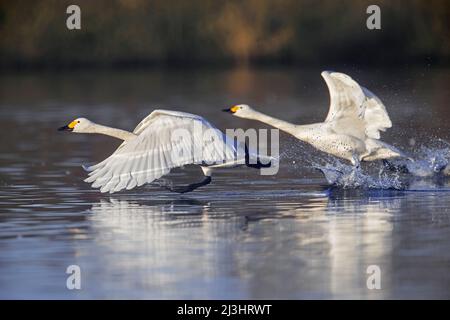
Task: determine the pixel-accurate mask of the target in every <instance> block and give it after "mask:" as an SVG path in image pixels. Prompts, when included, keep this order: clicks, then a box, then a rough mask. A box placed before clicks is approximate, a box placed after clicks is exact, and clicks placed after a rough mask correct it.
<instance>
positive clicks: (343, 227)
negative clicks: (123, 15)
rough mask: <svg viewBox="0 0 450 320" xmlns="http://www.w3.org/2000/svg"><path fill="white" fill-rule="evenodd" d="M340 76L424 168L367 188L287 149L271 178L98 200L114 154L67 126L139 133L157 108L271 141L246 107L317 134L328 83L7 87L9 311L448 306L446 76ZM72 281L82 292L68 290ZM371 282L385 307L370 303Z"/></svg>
mask: <svg viewBox="0 0 450 320" xmlns="http://www.w3.org/2000/svg"><path fill="white" fill-rule="evenodd" d="M339 70H342V71H346V72H348V73H350V74H351V75H352V76H354V78H355V79H357V80H359V81H360V82H361V83H362V84H365V85H366V86H367V87H369V88H370V89H371V90H372V91H373V92H375V93H376V94H377V95H378V96H379V97H380V98H381V99H382V100H383V101H384V102H385V104H386V106H387V107H388V110H389V112H390V115H391V118H392V121H393V123H394V126H393V128H392V129H390V130H389V131H388V132H386V133H385V134H384V135H383V139H384V140H386V141H387V142H389V143H392V144H394V145H395V146H397V147H398V148H401V149H403V150H405V151H406V152H408V153H410V154H411V155H413V156H414V157H415V158H416V159H417V161H416V162H414V163H408V164H407V165H408V166H409V167H408V169H409V170H410V171H412V172H414V177H412V176H411V175H407V174H402V173H394V172H389V171H387V170H385V169H384V168H383V165H382V164H380V163H374V164H370V165H364V166H363V167H362V169H361V171H358V172H356V173H355V172H352V169H353V168H351V167H350V166H348V164H346V163H345V162H344V161H341V160H336V159H332V158H331V157H327V156H324V155H323V154H320V153H318V152H317V151H314V150H313V149H312V148H310V147H308V146H305V145H303V144H302V143H299V142H297V141H295V140H294V139H292V138H291V137H289V136H287V135H284V134H282V135H281V146H280V148H281V152H282V154H281V168H280V170H279V172H278V174H277V175H276V176H260V175H259V174H258V172H257V171H256V170H250V169H246V168H234V169H228V170H221V171H220V172H218V173H217V175H216V176H214V179H213V183H212V184H211V185H209V186H206V187H204V188H201V189H199V190H198V191H195V192H193V193H190V194H186V195H177V194H173V193H170V192H167V191H164V190H162V189H161V188H159V187H158V186H157V185H151V186H147V187H144V188H139V189H135V190H132V191H129V192H122V193H117V194H114V195H104V194H100V193H99V192H98V191H97V190H94V189H90V187H89V185H87V184H85V183H84V182H83V181H82V180H83V178H84V177H85V172H84V171H83V170H82V168H81V165H82V164H89V163H95V162H98V161H100V160H102V159H104V158H105V157H106V156H107V155H109V154H110V153H111V152H112V151H113V150H114V149H115V147H117V145H118V144H119V142H117V141H114V140H112V139H111V138H109V137H95V136H87V135H75V134H68V133H60V132H57V131H56V128H57V127H59V126H61V125H64V124H66V123H67V122H68V121H70V120H73V119H74V118H76V117H79V116H86V117H88V118H90V119H92V120H94V121H97V122H100V123H104V124H109V125H113V126H117V127H120V128H124V129H129V130H131V129H133V127H134V125H136V124H137V123H138V122H139V121H140V120H141V118H143V117H144V116H145V115H147V114H148V113H150V112H151V111H152V109H154V108H156V107H163V108H167V109H177V110H182V111H188V112H194V113H198V114H200V115H203V116H205V117H207V118H208V119H209V120H211V122H212V123H214V124H216V125H217V126H218V127H219V128H221V129H225V128H235V127H240V128H244V129H246V128H250V127H254V126H256V125H258V126H260V125H259V124H256V123H254V122H252V121H249V120H242V119H236V118H232V117H231V116H229V115H227V114H223V113H221V112H220V110H221V109H222V108H223V107H225V106H230V105H232V104H235V103H248V104H250V105H253V106H255V107H257V108H258V109H260V110H261V111H263V112H267V113H269V114H272V115H275V116H279V117H281V118H283V119H286V120H290V121H294V122H298V123H308V122H314V121H321V120H322V119H323V118H324V117H325V115H326V111H327V104H328V94H327V91H326V87H325V85H324V83H323V81H322V80H321V78H320V76H319V74H320V70H309V71H303V70H270V69H269V70H260V71H248V70H237V71H221V70H203V71H197V72H194V71H192V70H188V71H186V72H175V71H173V70H172V71H169V70H168V71H148V72H116V73H107V72H97V73H95V72H87V71H86V72H80V73H65V74H59V73H55V74H21V75H3V76H1V77H0V83H1V85H0V93H1V96H0V130H1V134H0V141H1V145H0V148H1V154H0V163H1V166H0V298H65V299H66V298H67V299H77V298H151V299H161V298H189V299H191V298H235V299H236V298H237V299H240V298H288V299H291V298H345V299H347V298H370V299H372V298H447V299H448V298H450V273H449V269H450V250H449V248H450V212H449V209H448V208H449V205H450V198H449V196H450V182H449V181H448V179H447V178H446V172H445V170H446V169H444V170H443V171H440V170H437V169H436V168H440V167H441V165H440V164H441V163H443V162H445V161H448V158H449V155H448V148H449V147H448V144H446V141H448V140H449V135H448V129H449V128H450V126H449V122H448V119H449V109H448V102H449V101H450V99H449V93H448V83H449V80H450V79H449V78H450V77H449V72H448V71H447V70H429V69H423V70H422V69H418V70H409V71H408V70H403V71H402V70H399V71H395V72H394V71H392V70H366V71H361V70H357V69H351V68H350V69H348V68H344V69H339ZM439 138H440V139H442V140H443V141H441V140H439ZM319 166H321V167H322V169H324V168H325V169H328V170H329V172H326V173H327V175H326V176H324V175H323V174H322V173H321V172H320V171H319V170H317V169H316V168H317V167H319ZM336 170H338V171H339V172H340V173H344V174H343V175H336ZM352 174H353V176H351V175H352ZM169 178H170V179H173V180H174V181H175V183H180V184H182V183H186V182H188V181H192V180H198V179H199V178H200V179H201V174H200V172H199V170H197V169H192V168H187V169H186V170H175V171H174V173H173V174H172V175H171V176H170V177H169ZM327 179H328V180H327ZM330 181H331V182H335V184H337V186H334V187H330V186H329V185H328V184H329V182H330ZM74 264H75V265H79V266H80V268H81V275H82V278H81V279H82V283H81V285H82V289H81V290H68V289H67V288H66V279H67V277H68V275H67V274H66V273H65V271H66V268H67V267H68V266H69V265H74ZM370 265H377V266H379V268H380V270H381V289H380V290H369V289H368V288H367V285H366V281H367V277H368V276H369V275H368V274H367V273H366V270H367V267H368V266H370Z"/></svg>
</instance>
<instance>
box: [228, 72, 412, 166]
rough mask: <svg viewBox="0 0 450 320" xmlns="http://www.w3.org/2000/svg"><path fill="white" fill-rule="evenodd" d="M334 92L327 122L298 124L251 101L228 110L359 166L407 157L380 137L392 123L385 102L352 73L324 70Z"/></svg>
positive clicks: (329, 85)
mask: <svg viewBox="0 0 450 320" xmlns="http://www.w3.org/2000/svg"><path fill="white" fill-rule="evenodd" d="M322 77H323V78H324V79H325V82H326V83H327V85H328V89H329V92H330V109H329V111H328V115H327V118H326V119H325V121H324V122H320V123H314V124H307V125H295V124H292V123H289V122H287V121H283V120H280V119H276V118H273V117H270V116H268V115H265V114H263V113H261V112H258V111H256V110H254V109H252V108H250V107H249V106H248V105H244V104H241V105H236V106H234V107H231V108H229V109H224V110H223V111H225V112H230V113H232V114H233V115H234V116H236V117H240V118H246V119H253V120H258V121H261V122H264V123H266V124H269V125H271V126H273V127H276V128H279V129H280V130H283V131H285V132H287V133H289V134H291V135H293V136H294V137H296V138H297V139H299V140H302V141H305V142H307V143H309V144H311V145H312V146H314V147H315V148H317V149H319V150H321V151H323V152H326V153H329V154H332V155H334V156H336V157H339V158H343V159H346V160H349V161H351V162H352V164H353V165H355V166H359V163H360V161H374V160H378V159H391V158H396V157H405V156H404V155H403V153H402V152H400V151H399V150H397V149H396V148H394V147H393V146H390V145H388V144H387V143H384V142H382V141H380V140H379V139H380V131H385V130H386V129H387V128H390V127H391V126H392V123H391V120H390V119H389V116H388V114H387V112H386V108H385V107H384V105H383V103H382V102H381V101H380V99H378V97H376V96H375V95H374V94H373V93H372V92H370V91H369V90H367V89H366V88H364V87H361V86H360V85H358V83H356V81H354V80H353V79H352V78H350V77H349V76H348V75H345V74H343V73H338V72H329V71H324V72H322Z"/></svg>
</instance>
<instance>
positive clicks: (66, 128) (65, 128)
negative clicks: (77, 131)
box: [58, 126, 73, 131]
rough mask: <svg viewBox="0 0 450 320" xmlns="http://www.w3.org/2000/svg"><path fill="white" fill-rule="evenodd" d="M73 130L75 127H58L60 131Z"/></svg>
mask: <svg viewBox="0 0 450 320" xmlns="http://www.w3.org/2000/svg"><path fill="white" fill-rule="evenodd" d="M72 130H73V128H72V129H71V128H69V126H63V127H60V128H58V131H72Z"/></svg>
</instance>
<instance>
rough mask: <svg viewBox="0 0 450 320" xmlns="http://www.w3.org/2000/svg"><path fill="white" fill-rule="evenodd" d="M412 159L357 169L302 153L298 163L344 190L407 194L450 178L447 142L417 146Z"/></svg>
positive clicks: (449, 147)
mask: <svg viewBox="0 0 450 320" xmlns="http://www.w3.org/2000/svg"><path fill="white" fill-rule="evenodd" d="M297 151H298V150H297ZM410 155H411V158H412V159H396V160H389V162H385V163H383V162H382V161H375V162H370V163H362V165H361V167H358V168H355V167H354V166H353V165H351V164H350V163H349V162H347V161H345V160H339V159H336V158H334V157H331V156H329V155H324V154H322V153H316V152H314V153H313V154H311V153H304V152H302V158H303V161H301V162H299V163H300V165H303V166H304V165H305V161H304V160H306V163H308V165H307V166H308V167H310V168H314V169H317V170H320V171H321V172H322V173H323V174H324V176H325V179H326V180H327V182H328V183H329V184H330V185H333V186H337V187H341V188H344V189H356V188H360V189H394V190H405V189H408V187H409V186H410V185H411V183H416V182H417V180H424V181H425V182H426V183H427V184H428V185H430V187H432V186H434V184H435V183H436V178H439V179H440V178H444V179H446V177H448V178H450V164H449V162H450V143H448V142H447V141H444V140H442V139H434V140H433V141H432V142H430V143H428V145H427V146H425V145H420V146H418V147H417V148H416V150H414V151H412V152H410ZM295 165H296V163H295Z"/></svg>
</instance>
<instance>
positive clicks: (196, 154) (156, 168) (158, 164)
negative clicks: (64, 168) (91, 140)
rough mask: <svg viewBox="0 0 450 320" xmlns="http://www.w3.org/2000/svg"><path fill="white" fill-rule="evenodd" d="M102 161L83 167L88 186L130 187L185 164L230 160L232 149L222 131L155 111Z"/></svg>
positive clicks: (187, 115) (176, 114) (183, 116)
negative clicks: (86, 174) (132, 134)
mask: <svg viewBox="0 0 450 320" xmlns="http://www.w3.org/2000/svg"><path fill="white" fill-rule="evenodd" d="M133 133H134V134H135V135H136V137H135V138H132V139H130V140H127V141H125V142H124V143H123V144H122V145H121V146H120V147H119V148H117V150H116V151H115V152H114V153H113V154H112V155H111V156H109V157H108V158H107V159H105V160H103V161H102V162H100V163H98V164H96V165H94V166H92V167H89V168H87V170H88V171H91V172H90V173H89V177H88V178H87V179H86V180H85V181H86V182H90V183H91V182H92V187H94V188H100V191H101V192H111V193H112V192H117V191H120V190H123V189H132V188H134V187H136V186H141V185H143V184H145V183H150V182H152V181H154V180H155V179H158V178H160V177H161V176H163V175H165V174H167V173H169V172H170V170H171V169H172V168H176V167H180V166H183V165H187V164H209V165H211V164H215V163H222V162H227V161H231V160H232V159H233V158H234V156H235V154H236V152H235V148H234V145H233V144H232V143H228V141H227V139H226V138H225V136H224V134H223V133H222V132H220V131H219V130H218V129H216V128H215V127H214V126H212V125H211V124H210V123H209V122H208V121H206V120H205V119H204V118H202V117H200V116H197V115H193V114H190V113H184V112H176V111H168V110H155V111H153V112H152V113H151V114H150V115H149V116H147V117H146V118H145V119H144V120H142V121H141V123H139V124H138V126H137V127H136V128H135V130H134V132H133Z"/></svg>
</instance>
